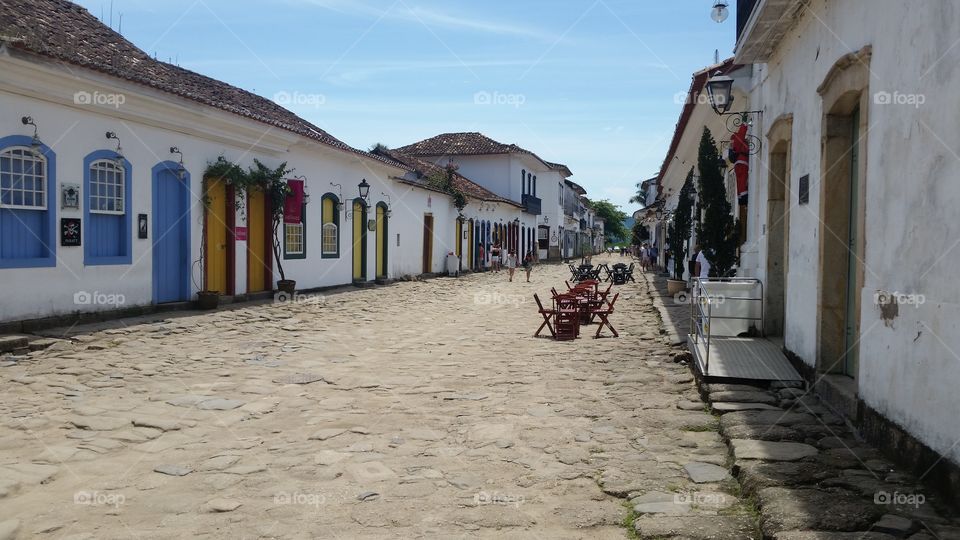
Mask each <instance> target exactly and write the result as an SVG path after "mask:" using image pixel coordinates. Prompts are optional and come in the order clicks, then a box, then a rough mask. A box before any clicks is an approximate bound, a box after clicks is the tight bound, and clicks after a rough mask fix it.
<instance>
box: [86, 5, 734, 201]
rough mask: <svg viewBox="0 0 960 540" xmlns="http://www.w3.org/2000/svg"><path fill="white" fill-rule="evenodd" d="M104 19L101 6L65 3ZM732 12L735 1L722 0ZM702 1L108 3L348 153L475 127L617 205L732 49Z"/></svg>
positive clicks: (129, 29)
mask: <svg viewBox="0 0 960 540" xmlns="http://www.w3.org/2000/svg"><path fill="white" fill-rule="evenodd" d="M78 3H79V4H81V5H83V6H84V7H86V8H87V9H89V10H90V12H91V13H93V14H94V15H96V16H98V17H100V16H101V13H102V14H103V17H102V18H103V19H104V20H105V22H108V23H109V21H110V6H111V2H110V0H81V1H79V2H78ZM732 3H734V4H735V2H732ZM712 5H713V1H712V0H673V1H669V2H654V1H651V0H583V1H579V0H524V1H519V0H514V1H503V0H495V1H491V0H488V1H484V2H479V1H473V2H466V1H460V0H446V1H438V0H383V1H380V0H270V1H269V2H267V1H253V0H234V1H230V0H183V1H181V0H167V1H164V2H156V1H155V0H114V2H113V27H114V28H115V29H116V28H117V26H118V25H119V21H120V14H121V13H122V15H123V27H122V32H123V34H124V36H125V37H127V38H128V39H130V40H131V41H133V43H135V44H136V45H137V46H139V47H140V48H142V49H144V50H146V51H147V52H149V53H151V54H153V53H156V55H157V57H158V58H160V59H162V60H173V61H176V62H177V63H179V64H180V65H181V66H183V67H185V68H188V69H192V70H195V71H198V72H200V73H203V74H205V75H209V76H211V77H215V78H217V79H220V80H223V81H226V82H228V83H230V84H233V85H236V86H239V87H241V88H245V89H247V90H250V91H253V92H255V93H257V94H260V95H262V96H266V97H268V98H271V99H276V100H277V101H280V102H283V103H282V104H284V105H285V106H286V107H287V108H289V109H291V110H293V111H294V112H296V113H297V114H299V115H300V116H302V117H304V118H306V119H307V120H309V121H311V122H313V123H315V124H317V125H318V126H320V127H322V128H323V129H326V130H327V131H329V132H330V133H332V134H333V135H334V136H336V137H338V138H340V139H342V140H344V141H345V142H347V143H348V144H351V145H353V146H356V147H359V148H364V149H366V148H369V147H370V146H371V145H373V144H374V143H377V142H382V143H384V144H386V145H387V146H390V147H397V146H403V145H405V144H409V143H412V142H415V141H418V140H421V139H424V138H427V137H430V136H433V135H436V134H438V133H443V132H449V131H480V132H483V133H485V134H486V135H488V136H490V137H492V138H494V139H497V140H499V141H501V142H506V143H516V144H518V145H520V146H522V147H524V148H527V149H529V150H532V151H534V152H536V153H537V154H538V155H540V156H541V157H542V158H544V159H546V160H549V161H559V162H562V163H565V164H567V166H569V167H570V168H571V170H572V171H573V173H574V176H573V177H572V179H573V180H574V181H576V182H578V183H580V184H581V185H583V186H584V187H585V188H587V190H588V192H589V194H588V195H589V196H590V197H591V198H594V199H609V200H611V201H613V202H614V203H616V204H620V205H622V206H623V209H624V210H625V211H628V212H630V211H633V210H634V209H635V207H634V206H633V205H630V204H629V203H628V200H629V198H630V195H631V194H632V193H633V192H634V184H635V183H636V182H637V181H638V180H640V179H643V178H646V177H649V176H650V175H652V174H655V173H656V172H657V171H658V169H659V167H660V164H661V163H662V161H663V156H664V154H665V153H666V151H667V147H668V145H669V142H670V137H671V136H672V134H673V128H674V125H675V123H676V121H677V117H678V115H679V111H680V106H681V105H680V103H678V102H677V94H678V93H679V92H685V91H686V90H687V88H688V87H689V84H690V76H691V74H692V73H693V72H694V71H696V70H699V69H701V68H703V67H704V66H707V65H709V64H711V63H712V62H713V55H714V50H715V49H719V51H720V56H721V58H726V57H728V56H730V53H731V52H732V49H733V41H734V32H735V28H734V25H735V22H734V15H733V13H732V11H733V7H732V6H731V16H730V18H728V19H727V21H726V22H725V23H723V24H717V23H715V22H713V21H712V20H711V19H710V16H709V15H710V9H711V7H712Z"/></svg>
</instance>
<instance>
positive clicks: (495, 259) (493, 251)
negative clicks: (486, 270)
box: [490, 242, 501, 272]
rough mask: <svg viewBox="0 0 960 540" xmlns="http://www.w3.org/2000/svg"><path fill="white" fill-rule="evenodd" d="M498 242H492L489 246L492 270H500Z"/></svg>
mask: <svg viewBox="0 0 960 540" xmlns="http://www.w3.org/2000/svg"><path fill="white" fill-rule="evenodd" d="M500 251H501V249H500V242H494V243H493V247H491V248H490V268H491V269H492V270H493V271H494V272H499V271H500Z"/></svg>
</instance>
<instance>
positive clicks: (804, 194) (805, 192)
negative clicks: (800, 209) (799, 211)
mask: <svg viewBox="0 0 960 540" xmlns="http://www.w3.org/2000/svg"><path fill="white" fill-rule="evenodd" d="M797 191H798V192H799V199H800V200H799V204H807V203H809V202H810V175H809V174H805V175H803V176H801V177H800V189H798V190H797Z"/></svg>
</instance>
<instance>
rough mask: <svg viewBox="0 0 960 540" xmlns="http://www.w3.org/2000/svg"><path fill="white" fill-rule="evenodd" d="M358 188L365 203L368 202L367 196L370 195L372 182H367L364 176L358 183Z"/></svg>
mask: <svg viewBox="0 0 960 540" xmlns="http://www.w3.org/2000/svg"><path fill="white" fill-rule="evenodd" d="M357 188H358V189H359V191H360V198H361V199H363V204H364V205H366V204H367V197H368V196H369V195H370V184H368V183H367V179H366V178H364V179H363V180H361V181H360V184H358V185H357Z"/></svg>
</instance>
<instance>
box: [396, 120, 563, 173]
mask: <svg viewBox="0 0 960 540" xmlns="http://www.w3.org/2000/svg"><path fill="white" fill-rule="evenodd" d="M397 150H398V151H400V152H403V153H404V154H408V155H412V156H479V155H489V154H527V155H529V156H532V157H533V158H534V159H536V160H538V161H540V162H541V163H543V164H544V165H546V166H547V167H549V168H551V169H555V170H560V171H566V172H567V176H570V175H571V174H572V173H570V169H568V168H567V166H566V165H563V164H562V163H551V162H549V161H544V160H543V159H542V158H540V156H538V155H537V154H535V153H533V152H531V151H530V150H527V149H526V148H522V147H520V146H517V145H515V144H505V143H502V142H498V141H495V140H493V139H491V138H490V137H487V136H486V135H484V134H483V133H480V132H477V131H465V132H459V133H442V134H440V135H437V136H435V137H430V138H429V139H424V140H422V141H420V142H415V143H413V144H409V145H407V146H402V147H400V148H398V149H397Z"/></svg>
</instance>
